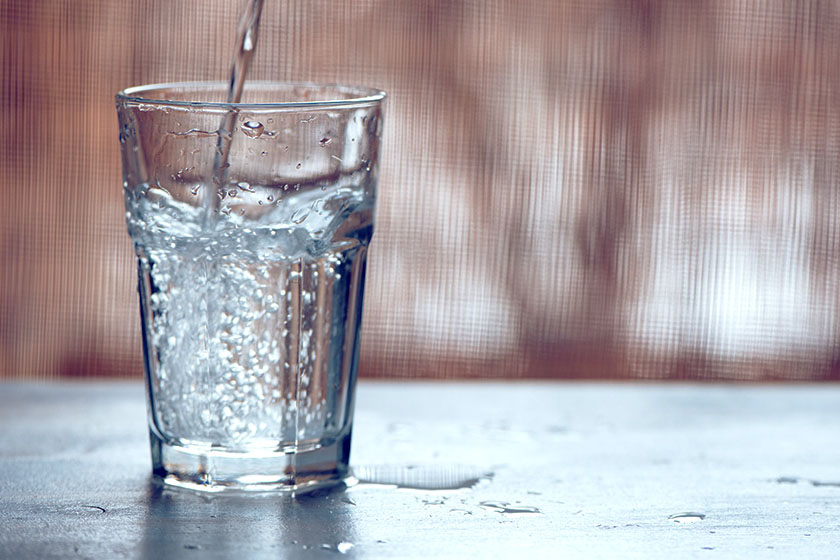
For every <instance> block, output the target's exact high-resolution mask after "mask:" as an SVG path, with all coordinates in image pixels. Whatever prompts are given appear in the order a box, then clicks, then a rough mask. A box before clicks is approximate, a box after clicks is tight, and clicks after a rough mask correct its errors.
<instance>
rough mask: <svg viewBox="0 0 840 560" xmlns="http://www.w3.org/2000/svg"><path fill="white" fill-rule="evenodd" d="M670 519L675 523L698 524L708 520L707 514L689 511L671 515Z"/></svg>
mask: <svg viewBox="0 0 840 560" xmlns="http://www.w3.org/2000/svg"><path fill="white" fill-rule="evenodd" d="M668 519H670V520H671V521H673V522H674V523H696V522H697V521H703V520H704V519H706V514H705V513H694V512H691V511H688V512H684V513H675V514H673V515H669V516H668Z"/></svg>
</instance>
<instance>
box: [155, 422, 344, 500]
mask: <svg viewBox="0 0 840 560" xmlns="http://www.w3.org/2000/svg"><path fill="white" fill-rule="evenodd" d="M150 436H151V445H152V469H153V473H154V476H155V477H156V478H157V479H159V480H160V481H161V482H163V483H164V484H166V485H169V486H176V487H180V488H188V489H191V490H199V491H202V492H223V491H239V492H284V493H293V494H300V493H306V492H311V491H313V490H317V489H320V488H325V487H328V486H333V485H335V484H339V483H340V482H342V481H343V480H344V479H345V478H346V477H347V476H348V460H349V458H350V433H347V434H346V435H344V436H341V437H339V438H337V439H336V440H334V441H332V442H331V443H328V444H324V445H319V446H313V447H311V448H309V449H308V450H305V451H297V452H291V453H290V452H288V451H286V452H284V451H257V452H239V451H237V452H232V451H224V450H221V449H217V448H209V447H203V446H202V447H197V446H184V445H176V444H172V443H169V442H166V441H164V440H163V439H162V438H161V437H160V436H158V435H157V434H155V433H154V431H151V432H150Z"/></svg>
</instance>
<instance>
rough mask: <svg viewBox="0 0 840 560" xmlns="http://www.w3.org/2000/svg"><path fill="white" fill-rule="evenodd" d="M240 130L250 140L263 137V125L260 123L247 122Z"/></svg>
mask: <svg viewBox="0 0 840 560" xmlns="http://www.w3.org/2000/svg"><path fill="white" fill-rule="evenodd" d="M239 129H240V130H241V131H242V134H244V135H245V136H247V137H248V138H258V137H260V136H262V133H263V130H264V128H263V124H262V123H261V122H259V121H245V122H244V123H242V126H240V127H239Z"/></svg>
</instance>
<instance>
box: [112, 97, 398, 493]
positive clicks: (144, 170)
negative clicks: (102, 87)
mask: <svg viewBox="0 0 840 560" xmlns="http://www.w3.org/2000/svg"><path fill="white" fill-rule="evenodd" d="M227 89H228V88H227V84H224V83H181V84H160V85H150V86H140V87H134V88H129V89H126V90H124V91H122V92H120V93H119V94H117V96H116V105H117V112H118V117H119V126H120V134H119V138H120V144H121V154H122V167H123V188H124V191H125V207H126V221H127V224H128V232H129V234H130V236H131V239H132V241H133V243H134V249H135V252H136V255H137V263H138V278H139V283H138V285H139V288H138V289H139V294H140V319H141V328H142V341H143V357H144V365H145V374H146V382H147V384H146V386H147V396H148V420H149V433H150V438H151V452H152V463H153V472H154V474H155V476H157V477H159V478H160V479H162V480H163V481H164V482H165V483H167V484H171V485H175V486H184V487H189V488H195V489H202V490H213V491H217V490H224V489H241V490H290V491H300V490H306V489H311V488H315V487H319V486H323V485H326V484H331V483H335V482H337V481H340V480H341V479H342V478H343V477H344V476H345V475H346V474H347V472H348V460H349V455H350V438H351V431H352V425H353V402H354V392H355V384H356V376H357V368H358V362H359V332H360V326H361V317H362V296H363V292H364V283H365V261H366V257H367V251H368V245H369V243H370V241H371V236H372V234H373V224H374V204H375V200H376V189H377V156H378V154H379V147H380V133H381V129H382V103H383V100H384V97H385V94H384V93H383V92H381V91H378V90H375V89H366V88H356V87H343V86H322V85H312V84H281V83H268V82H253V83H251V82H249V83H247V84H246V86H245V90H244V93H243V97H242V101H241V102H240V103H236V104H230V103H226V102H225V99H226V96H227Z"/></svg>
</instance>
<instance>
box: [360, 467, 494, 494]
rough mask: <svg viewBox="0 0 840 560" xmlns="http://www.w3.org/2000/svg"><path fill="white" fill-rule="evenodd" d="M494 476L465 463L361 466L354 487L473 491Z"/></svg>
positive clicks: (424, 490)
mask: <svg viewBox="0 0 840 560" xmlns="http://www.w3.org/2000/svg"><path fill="white" fill-rule="evenodd" d="M492 478H493V473H492V472H487V471H482V470H479V469H475V468H472V467H462V466H407V467H399V466H361V467H354V468H353V479H352V481H348V484H347V485H348V489H352V488H366V487H367V488H369V487H379V488H393V489H398V490H409V491H410V490H417V491H423V492H453V491H459V490H470V489H473V488H475V487H477V486H479V485H480V484H482V483H486V482H488V481H490V480H491V479H492Z"/></svg>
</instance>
